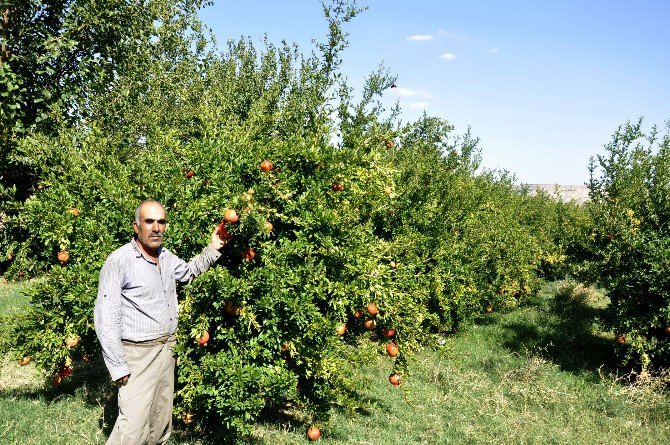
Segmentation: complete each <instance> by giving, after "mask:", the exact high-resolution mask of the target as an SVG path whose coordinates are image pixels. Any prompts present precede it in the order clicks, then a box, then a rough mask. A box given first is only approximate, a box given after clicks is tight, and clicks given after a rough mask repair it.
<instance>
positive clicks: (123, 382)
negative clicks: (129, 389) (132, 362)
mask: <svg viewBox="0 0 670 445" xmlns="http://www.w3.org/2000/svg"><path fill="white" fill-rule="evenodd" d="M128 377H130V374H128V375H126V376H123V377H121V378H120V379H118V380H117V381H116V386H118V387H119V388H121V387H122V386H126V385H127V384H128Z"/></svg>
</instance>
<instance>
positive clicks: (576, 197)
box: [523, 184, 589, 204]
mask: <svg viewBox="0 0 670 445" xmlns="http://www.w3.org/2000/svg"><path fill="white" fill-rule="evenodd" d="M523 186H525V187H528V189H529V190H530V194H531V195H535V194H537V191H538V190H542V191H543V192H545V193H547V194H548V195H549V196H553V197H554V198H556V199H560V200H561V201H563V202H568V201H575V202H577V203H579V204H583V203H585V202H586V201H588V200H589V188H588V187H587V186H585V185H558V184H523Z"/></svg>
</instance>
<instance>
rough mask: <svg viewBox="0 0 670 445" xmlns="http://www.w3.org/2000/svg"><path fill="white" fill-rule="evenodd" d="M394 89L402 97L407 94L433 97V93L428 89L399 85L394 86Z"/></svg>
mask: <svg viewBox="0 0 670 445" xmlns="http://www.w3.org/2000/svg"><path fill="white" fill-rule="evenodd" d="M393 91H394V92H395V94H397V95H398V96H401V97H407V96H417V97H425V98H428V97H433V93H431V92H430V91H428V90H413V89H411V88H405V87H398V88H394V89H393Z"/></svg>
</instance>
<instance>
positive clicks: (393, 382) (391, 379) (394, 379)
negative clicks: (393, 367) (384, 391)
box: [389, 372, 401, 386]
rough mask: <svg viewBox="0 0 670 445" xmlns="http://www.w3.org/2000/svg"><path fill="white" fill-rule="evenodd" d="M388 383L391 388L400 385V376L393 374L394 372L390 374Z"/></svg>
mask: <svg viewBox="0 0 670 445" xmlns="http://www.w3.org/2000/svg"><path fill="white" fill-rule="evenodd" d="M389 382H390V383H391V385H393V386H398V385H400V383H401V382H400V374H398V373H395V372H393V373H391V375H390V376H389Z"/></svg>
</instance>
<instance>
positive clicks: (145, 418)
mask: <svg viewBox="0 0 670 445" xmlns="http://www.w3.org/2000/svg"><path fill="white" fill-rule="evenodd" d="M175 343H176V342H175V341H174V339H173V338H171V339H169V340H167V341H165V342H164V343H162V342H147V343H130V342H125V341H124V342H123V350H124V352H125V354H126V359H127V360H128V366H129V368H130V378H129V379H128V383H127V384H126V385H125V386H121V387H120V388H119V416H118V417H117V419H116V423H115V424H114V429H113V430H112V432H111V434H110V435H109V438H108V439H107V445H155V444H162V443H164V442H166V441H167V440H168V438H169V437H170V433H171V431H172V396H173V393H174V368H175V358H174V352H173V349H174V345H175Z"/></svg>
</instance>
